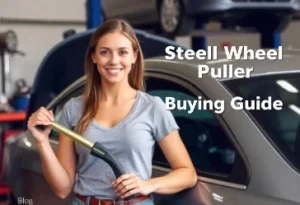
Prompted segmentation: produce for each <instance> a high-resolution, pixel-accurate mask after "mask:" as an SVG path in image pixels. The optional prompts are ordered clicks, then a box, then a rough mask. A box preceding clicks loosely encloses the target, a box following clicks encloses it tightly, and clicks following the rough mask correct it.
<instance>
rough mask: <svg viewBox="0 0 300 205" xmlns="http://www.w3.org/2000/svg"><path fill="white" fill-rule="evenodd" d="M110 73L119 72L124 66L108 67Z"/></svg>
mask: <svg viewBox="0 0 300 205" xmlns="http://www.w3.org/2000/svg"><path fill="white" fill-rule="evenodd" d="M106 70H107V72H108V73H110V74H117V73H119V72H120V71H122V70H123V68H107V69H106Z"/></svg>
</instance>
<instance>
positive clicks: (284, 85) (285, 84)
mask: <svg viewBox="0 0 300 205" xmlns="http://www.w3.org/2000/svg"><path fill="white" fill-rule="evenodd" d="M277 84H278V85H279V86H280V87H282V88H283V89H285V90H286V91H288V92H290V93H298V92H299V90H298V89H297V88H295V87H294V86H293V85H292V84H290V83H289V82H287V81H286V80H277Z"/></svg>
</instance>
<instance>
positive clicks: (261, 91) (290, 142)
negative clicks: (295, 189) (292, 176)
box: [223, 73, 300, 171]
mask: <svg viewBox="0 0 300 205" xmlns="http://www.w3.org/2000/svg"><path fill="white" fill-rule="evenodd" d="M299 78H300V73H297V74H295V73H290V74H280V75H269V76H260V77H253V78H251V79H247V80H245V79H238V80H231V81H224V82H223V83H224V84H225V86H226V87H227V88H228V89H229V90H231V91H232V92H233V93H234V94H235V95H236V96H240V97H242V98H243V99H244V100H248V101H249V100H255V99H257V96H260V100H261V101H262V100H264V99H268V98H270V97H271V99H272V102H274V101H275V100H280V101H282V103H283V106H282V109H281V110H275V109H271V110H262V109H261V110H258V109H256V110H249V114H250V116H251V117H253V118H254V121H255V122H256V123H258V124H259V127H260V128H261V129H262V130H263V131H264V133H267V137H268V138H269V140H271V141H272V142H273V144H274V145H275V146H276V148H277V149H278V150H279V152H280V153H282V154H283V156H284V157H285V158H286V159H287V160H288V161H289V162H290V163H291V164H292V165H293V166H294V167H296V168H297V169H298V171H299V170H300V158H299V156H300V94H299V90H300V81H299Z"/></svg>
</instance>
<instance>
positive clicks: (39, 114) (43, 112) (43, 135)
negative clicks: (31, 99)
mask: <svg viewBox="0 0 300 205" xmlns="http://www.w3.org/2000/svg"><path fill="white" fill-rule="evenodd" d="M53 121H54V115H53V113H52V111H51V110H47V109H46V108H44V107H40V108H39V109H38V110H37V111H36V112H34V113H33V114H32V115H31V116H30V117H29V120H28V123H27V128H28V129H29V130H30V132H31V134H32V135H33V137H34V140H35V141H36V143H39V144H41V143H44V142H46V141H48V139H49V134H50V132H51V126H49V125H51V123H52V122H53ZM37 125H44V126H48V127H47V128H46V129H45V130H40V129H39V128H37V127H36V126H37Z"/></svg>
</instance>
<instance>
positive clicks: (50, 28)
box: [0, 0, 86, 94]
mask: <svg viewBox="0 0 300 205" xmlns="http://www.w3.org/2000/svg"><path fill="white" fill-rule="evenodd" d="M85 2H86V1H85V0H63V1H60V0H52V1H40V0H26V1H19V0H1V3H0V5H1V6H0V32H4V31H7V30H9V29H11V30H14V31H15V32H16V34H17V37H18V50H20V51H22V52H24V53H26V56H19V55H14V56H11V58H10V69H11V80H12V83H13V82H14V81H15V80H17V79H19V78H24V79H25V80H26V81H27V83H28V84H29V85H32V83H33V80H34V76H35V74H36V71H37V68H38V66H39V64H40V63H41V61H42V59H43V57H44V56H45V55H46V53H47V52H48V51H49V50H50V49H51V48H52V47H53V46H55V45H56V44H57V43H59V42H60V41H62V40H63V32H64V31H66V30H68V29H74V30H75V31H76V32H81V31H84V30H86V26H85V25H86V24H85V19H86V17H85V15H86V13H85V12H86V11H85ZM0 86H1V85H0ZM12 91H13V86H12V89H11V90H10V91H9V93H10V94H11V92H12Z"/></svg>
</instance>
